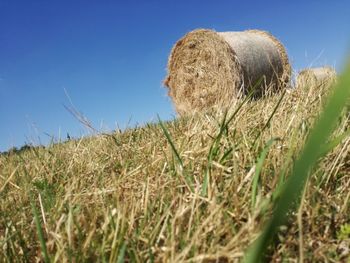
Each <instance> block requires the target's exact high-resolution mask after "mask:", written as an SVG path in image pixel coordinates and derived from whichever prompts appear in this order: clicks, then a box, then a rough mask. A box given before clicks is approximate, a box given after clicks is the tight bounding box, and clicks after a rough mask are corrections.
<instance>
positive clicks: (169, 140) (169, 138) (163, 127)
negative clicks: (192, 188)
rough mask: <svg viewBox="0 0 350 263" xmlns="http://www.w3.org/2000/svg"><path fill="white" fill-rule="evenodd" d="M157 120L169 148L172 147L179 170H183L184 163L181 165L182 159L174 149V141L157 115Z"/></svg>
mask: <svg viewBox="0 0 350 263" xmlns="http://www.w3.org/2000/svg"><path fill="white" fill-rule="evenodd" d="M158 121H159V125H160V127H161V128H162V130H163V133H164V135H165V137H166V138H167V140H168V142H169V144H170V146H171V149H172V150H173V152H174V155H175V158H176V160H177V161H178V162H179V165H180V168H181V170H183V168H184V165H183V162H182V159H181V157H180V155H179V153H178V151H177V150H176V147H175V145H174V143H173V141H172V139H171V136H170V134H169V132H168V130H167V128H165V126H164V124H163V122H162V120H161V119H160V117H159V116H158Z"/></svg>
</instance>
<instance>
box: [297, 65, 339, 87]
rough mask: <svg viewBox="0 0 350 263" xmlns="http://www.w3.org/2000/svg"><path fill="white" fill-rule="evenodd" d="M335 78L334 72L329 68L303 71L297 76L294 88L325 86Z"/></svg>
mask: <svg viewBox="0 0 350 263" xmlns="http://www.w3.org/2000/svg"><path fill="white" fill-rule="evenodd" d="M336 77H337V73H336V71H335V70H334V69H333V68H332V67H329V66H324V67H319V68H308V69H303V70H301V71H300V72H299V74H298V76H297V79H296V87H306V86H319V85H325V84H328V83H330V82H332V81H334V80H335V79H336Z"/></svg>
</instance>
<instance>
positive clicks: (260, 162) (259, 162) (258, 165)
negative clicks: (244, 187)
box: [251, 138, 277, 210]
mask: <svg viewBox="0 0 350 263" xmlns="http://www.w3.org/2000/svg"><path fill="white" fill-rule="evenodd" d="M276 140H277V138H272V139H270V140H269V141H268V142H267V143H266V145H265V147H264V149H263V151H262V152H261V154H260V156H259V158H258V160H257V162H256V166H255V173H254V177H253V184H252V198H251V200H252V210H254V208H255V204H256V195H257V191H258V182H259V178H260V173H261V170H262V167H263V164H264V161H265V158H266V155H267V153H268V151H269V149H270V147H271V146H272V144H273V143H274V142H275V141H276Z"/></svg>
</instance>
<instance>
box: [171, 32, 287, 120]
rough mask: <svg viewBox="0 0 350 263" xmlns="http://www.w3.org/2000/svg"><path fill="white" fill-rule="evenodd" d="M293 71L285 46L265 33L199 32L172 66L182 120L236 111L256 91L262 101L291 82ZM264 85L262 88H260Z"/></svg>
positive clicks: (180, 47)
mask: <svg viewBox="0 0 350 263" xmlns="http://www.w3.org/2000/svg"><path fill="white" fill-rule="evenodd" d="M290 74H291V67H290V64H289V61H288V56H287V53H286V50H285V48H284V47H283V45H282V44H281V43H280V42H279V41H278V40H277V39H276V38H275V37H273V36H272V35H271V34H269V33H267V32H265V31H259V30H247V31H243V32H215V31H213V30H207V29H198V30H194V31H192V32H190V33H188V34H187V35H185V36H184V37H183V38H181V39H180V40H179V41H177V43H176V44H175V46H174V47H173V49H172V51H171V54H170V57H169V61H168V76H167V77H166V79H165V81H164V84H165V86H166V87H168V88H169V96H170V97H171V98H172V100H173V103H174V105H175V109H176V111H177V112H178V113H179V114H188V113H192V112H196V111H203V110H208V109H210V108H211V107H213V106H220V107H227V106H230V105H231V104H232V103H233V102H234V101H235V100H237V98H238V97H240V96H241V95H245V94H247V93H249V92H250V91H251V90H252V87H254V92H255V96H257V97H259V96H261V95H262V94H264V93H265V92H266V91H267V89H269V90H271V91H277V90H280V89H282V88H284V87H285V85H286V84H288V83H289V81H290ZM259 81H262V82H261V85H259V86H257V87H255V86H254V85H255V84H256V83H258V82H259Z"/></svg>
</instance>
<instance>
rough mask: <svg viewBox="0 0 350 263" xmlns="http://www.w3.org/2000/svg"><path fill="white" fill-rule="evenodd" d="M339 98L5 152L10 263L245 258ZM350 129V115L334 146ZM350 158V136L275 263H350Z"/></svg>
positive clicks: (269, 105)
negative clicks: (316, 125)
mask: <svg viewBox="0 0 350 263" xmlns="http://www.w3.org/2000/svg"><path fill="white" fill-rule="evenodd" d="M328 91H329V87H328V86H311V87H304V88H299V89H297V90H289V91H287V92H286V93H285V94H284V96H283V94H277V95H276V96H274V97H269V98H266V99H261V100H259V101H252V102H248V103H246V104H245V105H243V107H242V108H241V109H240V110H239V111H238V113H237V114H236V115H235V116H234V118H233V119H232V121H231V122H230V123H229V124H228V125H225V124H223V123H222V120H223V119H224V115H225V114H223V113H220V112H213V113H211V114H209V113H208V114H206V115H199V114H198V115H195V116H191V117H184V118H180V119H177V120H174V121H170V122H167V123H165V124H164V125H163V128H164V129H163V128H162V126H161V125H159V124H147V125H146V126H144V127H140V128H135V129H129V130H127V131H125V132H122V133H120V132H116V133H113V134H104V135H99V136H96V137H93V138H87V139H81V140H72V141H68V142H66V143H61V144H53V145H50V146H48V147H46V148H31V149H28V150H24V151H22V152H19V153H9V154H2V155H1V156H0V175H1V177H0V198H1V200H2V201H1V203H0V211H1V212H0V255H1V256H0V261H3V262H13V261H30V262H33V261H37V260H44V259H45V254H46V257H47V259H49V260H51V261H53V262H68V261H74V262H81V261H90V262H91V261H104V262H115V261H118V262H123V260H125V261H127V262H145V261H149V262H237V261H239V260H241V259H242V256H243V253H244V252H245V250H246V249H247V247H248V245H249V244H251V243H252V242H253V241H254V239H255V238H256V237H257V234H258V233H259V231H260V230H261V227H262V226H263V224H264V222H265V221H266V219H267V218H268V217H269V215H270V214H271V205H272V201H273V200H274V198H276V196H277V193H278V191H279V189H280V187H281V185H282V184H283V182H284V178H285V175H287V174H288V173H289V171H290V170H291V168H292V165H293V162H294V160H295V159H296V158H297V157H298V154H299V152H300V149H301V147H302V146H303V144H304V141H305V139H306V136H307V135H308V130H309V129H310V127H311V125H312V124H313V122H314V120H315V117H317V115H318V113H319V111H320V107H321V105H322V104H323V101H324V95H325V94H326V93H327V92H328ZM282 96H283V97H282ZM279 102H280V103H279ZM278 103H279V104H278ZM236 107H237V105H233V108H232V109H231V110H230V112H229V114H228V116H230V113H232V112H233V111H234V110H235V109H236ZM226 124H227V123H226ZM348 129H349V111H346V112H344V114H343V116H342V118H341V119H339V125H338V127H337V129H336V131H335V133H334V134H333V136H334V137H337V136H339V135H341V134H344V132H345V131H348ZM273 138H275V140H273V141H270V140H271V139H273ZM268 142H269V143H268ZM266 145H270V146H269V148H266V147H265V146H266ZM264 149H266V150H265V151H264ZM349 151H350V138H349V136H348V137H345V138H344V139H343V140H342V142H341V143H340V144H339V145H338V146H337V147H336V148H335V149H333V150H332V151H331V152H330V153H329V154H328V155H327V156H326V157H325V158H323V159H322V160H320V161H319V165H318V167H317V169H316V170H314V171H313V172H312V176H311V177H310V180H309V182H308V185H307V188H306V190H305V193H304V196H303V198H302V201H301V202H302V206H301V208H300V209H299V211H298V212H297V213H296V214H291V215H290V220H289V222H288V228H287V226H286V227H282V228H281V229H280V231H279V234H278V237H277V238H276V240H275V242H274V245H273V246H271V248H270V252H269V255H268V259H269V260H270V261H272V262H280V261H285V262H297V261H298V258H300V257H303V258H304V259H305V260H306V261H307V262H320V261H321V262H322V261H327V262H339V261H344V262H346V261H347V260H349V243H350V239H349V238H350V237H349V235H350V227H349V223H350V218H349V214H350V206H349V202H350V201H349V198H350V194H349V189H350V158H349V156H350V154H349ZM264 152H265V154H266V155H265V156H264V154H263V153H264ZM36 223H37V225H36Z"/></svg>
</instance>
